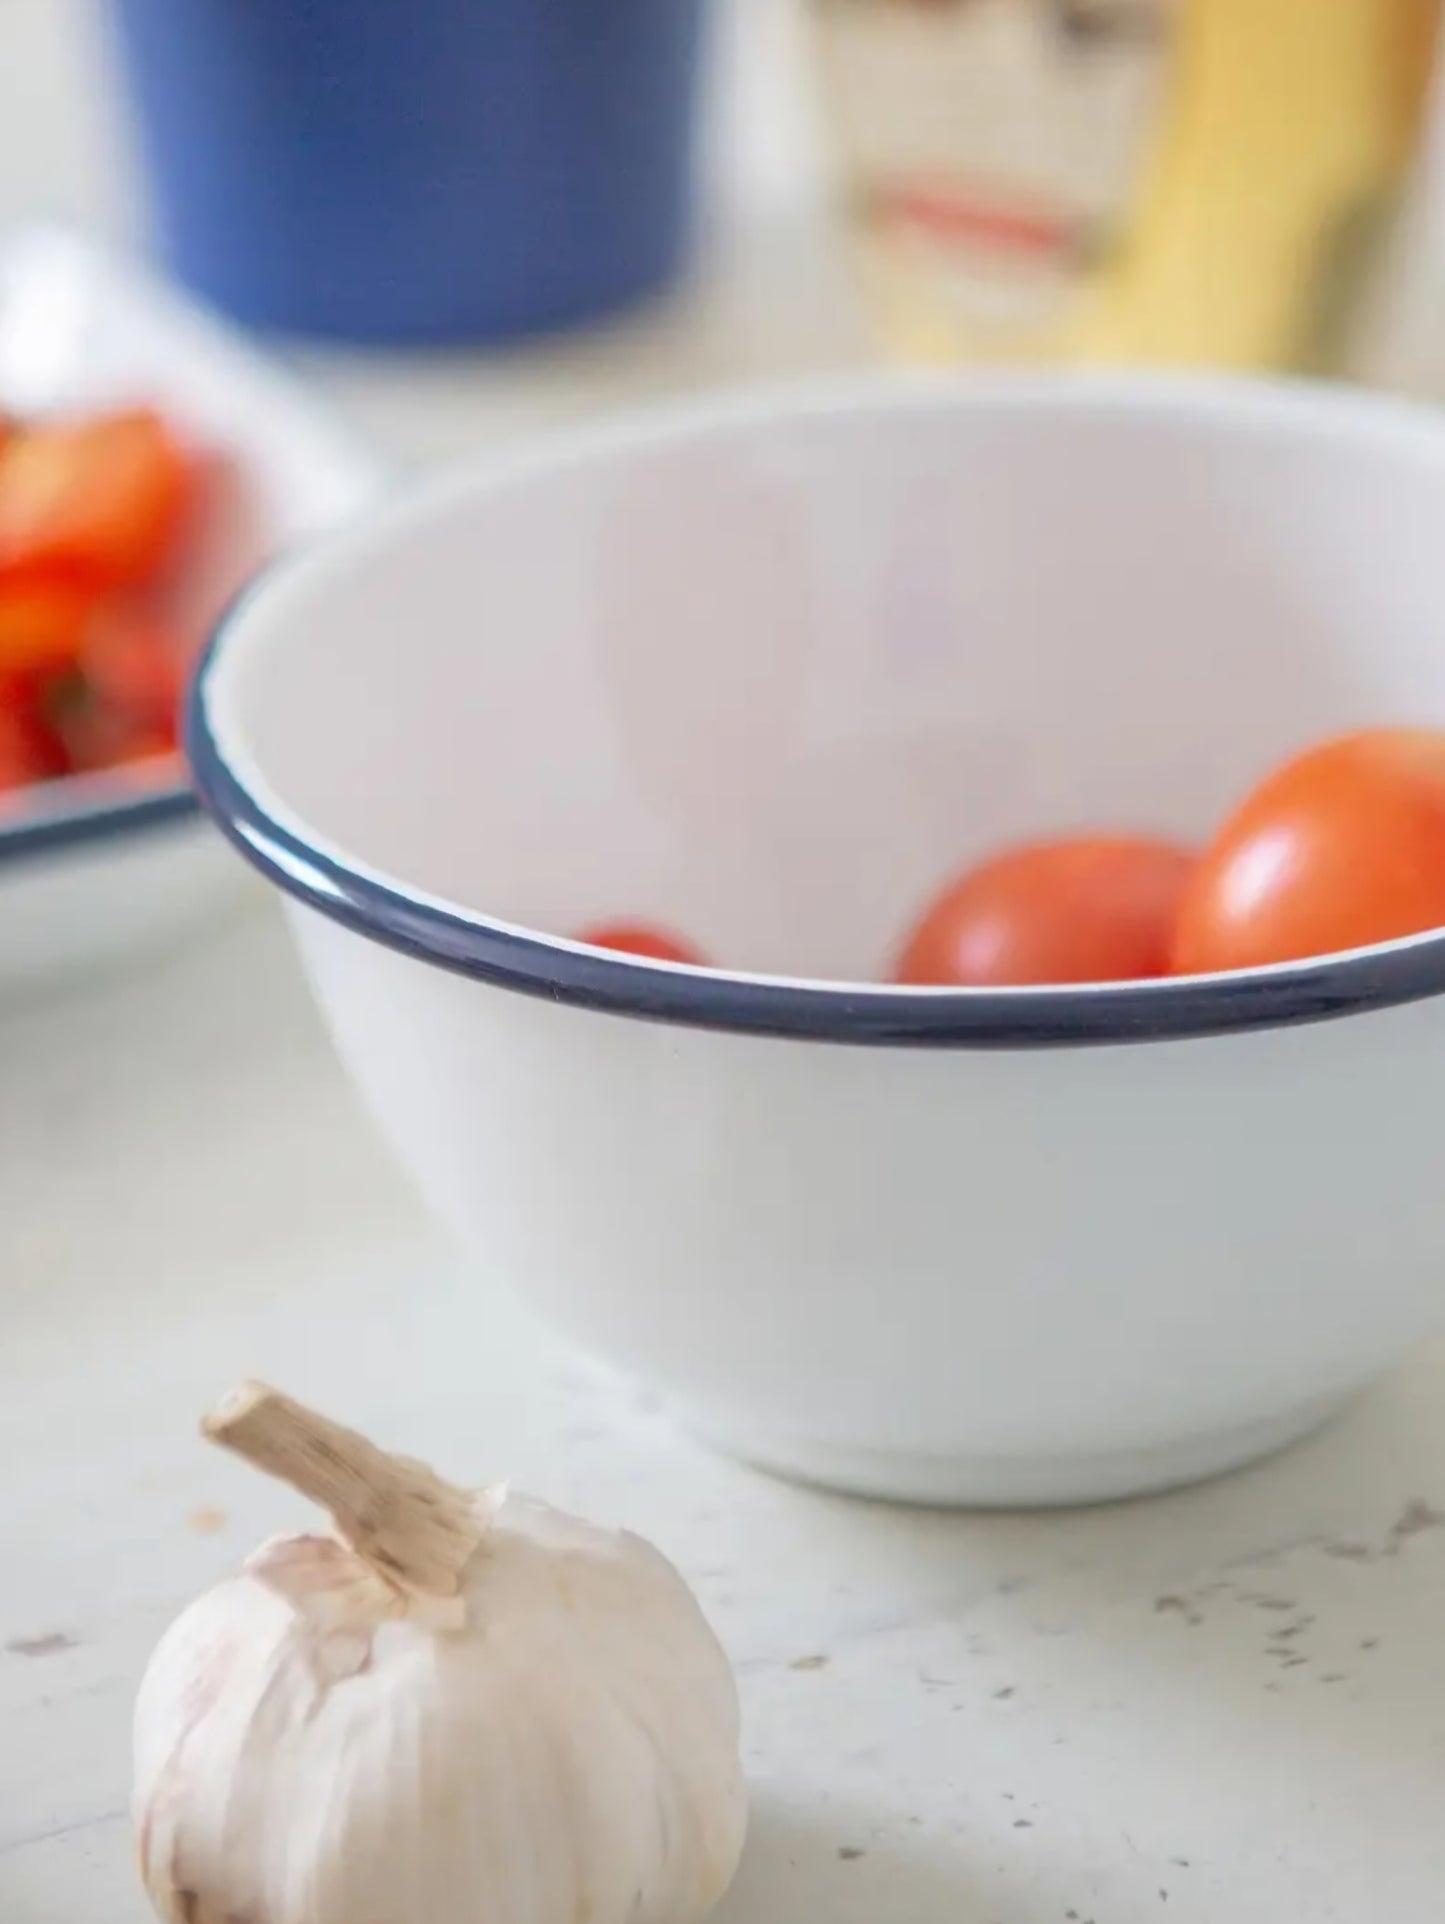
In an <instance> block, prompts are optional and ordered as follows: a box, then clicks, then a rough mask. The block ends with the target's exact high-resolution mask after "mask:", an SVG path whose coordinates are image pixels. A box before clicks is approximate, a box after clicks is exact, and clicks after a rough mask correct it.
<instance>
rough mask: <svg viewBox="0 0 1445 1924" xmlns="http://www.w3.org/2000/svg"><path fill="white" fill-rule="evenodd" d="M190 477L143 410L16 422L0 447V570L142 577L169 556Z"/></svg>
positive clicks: (113, 581) (97, 579)
mask: <svg viewBox="0 0 1445 1924" xmlns="http://www.w3.org/2000/svg"><path fill="white" fill-rule="evenodd" d="M193 482H194V474H193V471H192V465H191V462H190V460H189V459H188V457H187V455H186V454H185V452H184V451H183V450H182V448H181V447H180V445H179V443H178V442H177V441H176V439H175V437H174V435H173V434H172V433H171V430H170V428H169V427H168V426H167V425H166V423H165V422H164V421H163V420H162V419H161V417H160V415H158V414H157V413H155V411H154V410H153V409H150V408H131V409H128V410H126V411H124V412H120V413H115V414H105V415H97V416H94V417H91V418H89V419H86V420H81V421H64V422H59V423H50V422H43V423H40V424H38V425H30V426H24V427H20V428H17V429H16V430H15V431H14V432H13V433H12V434H10V435H9V436H8V438H6V439H5V441H4V444H3V446H0V571H3V572H4V573H6V574H9V575H12V576H14V575H25V574H28V573H31V572H35V571H41V572H44V573H62V574H74V575H76V576H78V577H79V578H81V579H83V580H86V581H90V582H94V583H96V584H97V585H103V586H106V587H128V586H133V585H135V584H137V583H141V582H145V581H148V580H150V579H151V577H152V576H154V575H155V574H156V573H157V572H158V571H159V569H160V568H161V567H162V566H163V565H164V563H165V562H166V560H167V559H168V558H169V556H170V553H171V549H172V547H173V546H174V544H175V540H176V537H177V535H178V533H179V531H180V528H181V524H182V522H183V520H184V518H185V512H186V509H187V507H188V506H189V503H190V498H191V494H192V489H193Z"/></svg>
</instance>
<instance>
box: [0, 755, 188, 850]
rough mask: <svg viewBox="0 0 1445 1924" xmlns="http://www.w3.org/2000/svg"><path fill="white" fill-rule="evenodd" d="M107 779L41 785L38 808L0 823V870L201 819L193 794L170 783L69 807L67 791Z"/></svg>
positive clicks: (70, 779) (84, 778) (85, 778)
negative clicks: (195, 818)
mask: <svg viewBox="0 0 1445 1924" xmlns="http://www.w3.org/2000/svg"><path fill="white" fill-rule="evenodd" d="M102 780H103V778H102V777H100V776H79V777H76V776H66V777H62V779H61V780H60V781H58V782H56V783H54V784H48V783H42V784H40V786H38V787H37V788H36V789H35V790H34V791H33V794H34V797H35V802H34V804H33V805H27V806H26V808H25V809H24V810H23V812H20V813H17V814H15V815H13V816H12V817H10V818H9V819H8V820H5V821H3V822H0V869H4V868H5V867H7V866H8V865H9V864H11V863H15V864H17V865H18V864H19V863H22V862H28V861H32V860H34V859H36V858H37V857H40V856H46V855H60V854H69V853H71V852H75V851H80V850H85V849H89V848H95V847H98V846H100V845H101V844H103V843H106V842H110V841H118V840H121V839H123V838H126V837H130V836H134V835H137V834H144V833H147V832H149V831H151V830H153V829H162V828H169V827H170V826H172V825H173V824H174V823H176V822H183V821H186V820H188V819H189V818H190V817H192V816H194V815H196V813H197V812H198V809H199V804H198V802H197V800H196V797H195V794H194V792H193V791H192V790H191V789H190V788H189V787H187V786H186V785H185V784H184V783H171V784H169V785H168V786H166V787H165V788H160V789H156V790H153V791H152V792H151V793H149V794H139V795H126V794H121V795H119V796H113V797H104V796H101V797H97V798H96V799H95V800H94V801H89V802H82V803H79V804H72V805H67V803H66V799H65V790H66V789H68V788H71V787H72V786H78V785H81V784H84V785H86V786H90V785H91V784H92V783H101V782H102ZM47 804H48V805H47ZM57 804H58V805H57Z"/></svg>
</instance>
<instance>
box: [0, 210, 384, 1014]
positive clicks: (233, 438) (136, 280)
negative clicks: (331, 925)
mask: <svg viewBox="0 0 1445 1924" xmlns="http://www.w3.org/2000/svg"><path fill="white" fill-rule="evenodd" d="M123 400H144V401H154V402H155V403H157V404H158V405H159V406H160V407H162V408H163V409H164V410H165V411H166V413H167V414H168V415H169V416H170V417H171V418H172V419H174V420H175V421H176V422H177V423H178V424H179V425H180V427H181V428H182V429H183V430H184V431H185V432H187V433H188V434H189V435H190V436H192V437H193V438H194V439H195V441H196V443H197V444H198V445H199V446H201V447H203V448H206V449H213V450H215V451H216V452H217V453H218V454H219V455H220V456H221V457H222V462H223V468H224V479H223V481H222V482H221V483H220V484H219V485H218V487H217V490H216V498H215V499H214V500H213V501H211V502H208V504H207V512H206V514H205V516H204V518H203V523H202V526H201V528H200V529H199V530H198V534H197V537H196V539H195V541H194V543H193V545H192V550H191V555H190V557H189V558H188V561H187V565H186V570H185V575H184V578H183V579H181V580H180V581H178V582H177V584H176V588H175V597H174V599H175V609H174V612H175V614H176V616H177V618H178V620H179V622H180V623H181V624H183V627H184V630H185V631H186V632H190V633H200V632H202V631H203V630H204V629H205V628H206V627H207V626H208V625H209V623H210V622H211V620H212V619H213V618H214V617H215V615H216V614H217V613H219V611H220V610H221V608H222V607H223V606H224V605H225V603H226V602H227V601H228V600H229V599H230V598H231V596H232V595H233V594H234V593H235V592H236V590H237V589H238V588H239V587H240V586H241V585H242V583H243V582H244V581H245V580H246V578H247V577H248V576H249V575H250V574H251V573H253V572H254V570H255V569H256V568H257V567H258V566H259V565H260V564H261V563H262V562H264V561H265V560H266V559H267V558H268V557H269V556H271V555H273V554H274V553H275V552H276V551H277V550H278V549H280V548H283V547H289V546H290V545H291V544H292V542H294V541H296V540H297V539H299V538H303V537H304V536H306V535H308V534H311V533H313V532H315V531H316V530H318V529H320V528H324V527H327V526H329V525H330V524H332V523H334V522H336V521H338V520H340V519H341V518H342V517H343V516H345V515H347V514H350V513H352V512H353V511H354V510H355V509H357V508H358V507H360V506H361V505H362V503H364V502H365V501H367V500H368V499H369V498H370V497H371V496H372V495H374V494H375V493H376V491H377V490H378V488H379V486H380V485H381V482H382V479H383V473H382V469H381V466H380V464H379V463H378V462H377V461H376V460H375V458H374V457H373V456H372V455H371V454H369V453H368V452H366V451H365V450H364V449H363V448H362V447H361V446H360V445H359V444H357V443H356V442H354V441H353V440H352V439H351V437H350V435H349V434H348V433H347V432H346V431H345V430H344V429H343V428H341V427H339V426H338V425H337V424H336V423H335V422H334V421H332V420H331V419H330V418H329V416H328V415H327V413H326V411H325V409H324V408H323V407H321V406H320V405H318V404H317V403H315V402H314V401H313V400H312V399H311V398H310V396H309V395H308V394H307V393H306V391H305V389H304V388H303V387H302V385H301V384H300V383H299V382H298V381H296V380H294V379H292V378H291V377H290V376H289V375H287V374H286V373H285V372H284V371H283V370H282V369H281V368H279V367H278V366H276V365H275V364H273V363H272V362H270V361H269V360H267V359H266V357H265V356H264V355H262V354H261V353H259V352H257V351H256V350H255V349H254V348H252V347H250V346H249V345H248V344H247V343H246V342H245V341H244V340H243V339H242V338H241V337H240V336H239V335H237V334H235V333H233V332H232V331H231V330H230V329H228V328H227V327H226V326H225V325H224V324H222V323H221V322H219V321H217V320H215V319H213V318H212V317H211V316H209V315H208V314H205V313H202V312H201V311H199V310H198V309H197V308H196V307H194V306H193V305H192V304H191V303H190V302H189V301H187V300H186V299H185V298H184V297H183V296H182V295H180V294H178V293H176V292H174V291H173V290H171V289H170V288H169V287H167V286H165V285H163V284H162V283H161V282H160V281H158V280H156V279H155V278H153V277H152V276H150V275H149V274H147V273H146V272H145V271H144V270H143V269H142V268H140V267H138V266H135V265H132V264H129V263H127V262H124V261H122V260H120V259H118V258H114V257H112V256H110V255H108V254H106V253H105V252H104V251H103V250H102V249H101V248H99V247H97V246H95V245H94V244H92V243H91V242H89V241H86V240H83V239H81V238H80V237H79V236H77V235H73V234H69V233H66V232H63V231H61V230H56V229H50V228H37V229H27V230H25V231H24V232H21V233H17V234H15V235H13V236H11V237H10V238H8V239H6V240H4V241H0V407H4V408H8V409H12V410H14V411H16V412H19V413H22V414H23V413H27V412H31V411H43V410H46V409H51V408H70V407H84V406H86V405H89V404H92V403H95V404H104V403H106V402H111V401H123ZM239 876H240V870H239V867H238V865H237V864H236V863H235V862H234V860H233V859H232V858H230V857H229V856H228V855H227V854H226V853H225V851H224V850H223V849H222V847H221V845H220V841H219V838H217V837H214V836H213V835H212V833H211V832H210V830H209V829H208V828H207V827H206V826H205V825H204V824H203V823H202V821H201V820H200V818H199V816H198V815H197V814H196V812H195V806H194V803H193V801H192V798H191V794H190V791H189V789H188V788H186V787H184V786H182V785H179V784H178V785H176V786H175V787H172V788H166V789H159V790H148V791H146V792H145V793H144V794H138V793H137V791H136V790H135V788H134V787H129V788H128V787H126V786H124V785H123V784H122V783H121V782H119V781H117V780H116V779H115V778H114V777H111V776H107V775H91V776H77V777H74V778H72V779H69V780H64V781H58V782H52V783H47V784H46V785H45V787H44V788H43V789H41V790H38V791H37V795H36V800H35V802H34V804H33V806H30V807H27V808H26V809H25V810H24V812H17V813H15V814H13V815H7V816H6V817H5V818H4V819H3V821H0V993H4V992H5V991H7V990H10V989H12V988H15V987H17V986H19V985H21V984H23V983H27V982H31V981H35V980H48V979H50V978H52V977H54V976H56V975H58V974H61V973H66V972H70V971H72V970H74V969H76V968H79V967H85V966H88V965H90V964H92V963H96V962H101V961H105V960H110V959H115V958H119V957H121V956H123V955H126V954H130V953H133V952H135V951H136V950H137V949H140V948H143V947H146V946H149V945H151V944H153V943H156V942H163V941H164V940H166V939H167V938H168V937H169V936H171V935H173V934H176V933H178V932H180V931H181V930H182V929H183V928H184V927H185V926H187V925H188V924H191V923H194V922H196V921H197V920H199V919H200V918H202V917H203V916H204V915H206V914H207V913H208V912H210V911H211V910H213V909H214V908H215V907H216V906H217V905H218V904H219V903H220V902H221V901H223V900H224V899H225V898H227V897H228V896H230V895H233V894H234V892H235V890H236V888H237V886H238V881H239Z"/></svg>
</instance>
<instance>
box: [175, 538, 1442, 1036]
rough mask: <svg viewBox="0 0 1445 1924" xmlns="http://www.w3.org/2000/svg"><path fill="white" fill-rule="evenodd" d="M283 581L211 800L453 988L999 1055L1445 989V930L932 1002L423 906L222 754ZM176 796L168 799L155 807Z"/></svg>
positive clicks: (208, 764) (218, 631)
mask: <svg viewBox="0 0 1445 1924" xmlns="http://www.w3.org/2000/svg"><path fill="white" fill-rule="evenodd" d="M273 572H275V569H274V568H273V569H267V570H263V574H262V577H260V578H258V579H257V580H256V581H253V582H252V583H251V584H250V585H249V586H248V587H247V588H246V589H245V590H244V591H243V592H242V594H241V595H240V596H239V597H238V598H237V600H236V602H234V603H233V604H232V606H231V608H230V609H229V610H228V611H227V612H226V613H225V614H224V615H223V616H222V617H221V619H220V621H219V622H218V623H217V625H216V627H215V629H214V630H213V632H212V635H211V638H210V641H209V643H208V645H207V647H206V650H205V653H204V655H203V657H202V659H201V663H200V667H199V670H198V672H197V674H196V675H195V677H194V679H193V680H192V683H191V690H190V694H189V697H188V700H187V705H186V749H187V753H188V755H189V759H190V764H191V773H192V777H193V779H194V782H195V786H196V792H197V795H198V797H199V800H200V805H201V807H202V808H203V809H204V810H205V811H206V813H207V814H209V815H210V816H211V817H212V818H213V819H214V820H215V822H216V823H217V825H218V826H219V827H220V829H221V830H222V832H223V833H224V834H225V835H226V836H227V838H228V839H229V840H230V841H231V842H232V843H233V844H234V845H235V846H236V848H237V849H238V850H239V851H240V852H241V854H242V855H244V856H245V857H246V859H247V860H248V861H249V862H250V863H251V864H252V865H253V866H254V867H255V868H257V869H258V870H259V871H260V872H261V873H262V874H263V875H264V876H266V877H267V878H268V879H269V880H270V881H271V882H273V883H274V884H275V885H276V887H278V888H279V889H281V890H282V891H283V893H285V894H286V895H288V896H290V897H291V898H292V899H293V900H294V901H297V902H301V903H304V904H305V905H306V907H308V908H310V909H314V910H316V911H317V912H318V913H319V914H321V915H324V916H326V917H327V918H328V919H329V920H330V921H332V922H337V923H339V924H340V925H341V926H342V927H343V928H346V929H350V930H351V931H352V932H353V933H354V934H357V935H361V936H365V937H367V938H369V939H370V940H372V941H374V942H378V943H380V944H382V945H383V946H384V947H386V948H389V949H392V950H395V951H396V952H398V953H399V954H402V955H407V956H411V957H413V958H414V959H416V960H418V961H421V962H427V963H430V964H432V965H434V966H435V967H438V968H442V969H445V970H447V971H449V972H450V973H452V974H454V975H461V976H466V977H469V978H470V979H472V980H473V981H478V982H485V983H488V984H490V985H491V986H492V987H494V988H500V989H508V990H512V991H514V992H516V993H519V994H522V995H529V996H534V997H538V998H540V999H542V1000H545V1001H548V1002H552V1003H561V1004H563V1005H567V1006H571V1007H573V1008H579V1009H588V1010H592V1011H594V1012H595V1013H598V1014H603V1015H612V1016H623V1017H631V1018H633V1019H634V1020H640V1021H648V1022H663V1023H670V1024H673V1025H677V1026H681V1027H685V1028H692V1029H710V1030H721V1031H725V1032H730V1033H735V1034H744V1035H757V1036H772V1037H781V1038H785V1039H789V1040H794V1041H804V1042H831V1043H838V1044H845V1045H856V1046H872V1047H878V1048H922V1049H929V1048H932V1049H982V1050H1021V1049H1048V1048H1079V1047H1088V1046H1102V1045H1116V1046H1117V1045H1121V1044H1126V1043H1143V1042H1182V1041H1188V1040H1196V1039H1199V1038H1202V1037H1205V1036H1219V1035H1239V1034H1245V1033H1248V1032H1250V1031H1254V1030H1260V1029H1277V1028H1288V1027H1295V1026H1298V1025H1300V1024H1304V1023H1312V1022H1324V1021H1329V1020H1332V1019H1334V1018H1337V1017H1340V1016H1347V1015H1359V1014H1364V1013H1366V1012H1368V1011H1370V1010H1375V1009H1385V1008H1391V1007H1394V1006H1397V1005H1399V1004H1402V1003H1407V1002H1416V1001H1422V1000H1424V999H1426V998H1428V997H1430V996H1434V995H1438V994H1440V993H1441V992H1442V991H1445V933H1441V934H1427V935H1423V936H1417V937H1410V938H1406V939H1405V940H1403V941H1401V942H1396V943H1390V944H1382V945H1380V946H1378V947H1376V948H1371V949H1366V950H1358V951H1353V952H1351V953H1350V954H1347V955H1340V956H1327V957H1324V958H1322V959H1320V960H1319V961H1314V962H1305V963H1300V964H1298V965H1289V966H1284V967H1276V968H1272V969H1265V970H1258V971H1254V972H1240V973H1238V974H1231V975H1219V976H1191V977H1181V978H1178V979H1175V980H1163V981H1148V982H1131V983H1101V984H1091V985H1088V986H1085V987H1079V988H1058V989H1052V988H1028V989H962V990H954V989H921V990H920V989H905V988H893V987H889V986H886V985H875V984H867V983H848V982H838V983H833V982H818V983H814V982H811V981H809V982H790V981H787V980H785V979H777V978H773V977H764V976H750V975H730V974H726V973H724V972H722V971H718V970H711V969H691V968H683V967H674V966H662V967H659V966H657V965H654V964H650V963H648V962H645V961H641V960H638V959H635V958H631V957H624V956H620V955H613V954H609V953H608V952H607V951H606V950H602V949H593V948H589V947H587V946H586V945H584V944H578V943H572V942H559V941H553V940H549V939H548V938H547V937H546V936H545V935H542V934H540V933H532V932H530V931H527V930H517V929H513V928H510V927H507V926H505V925H501V924H498V923H496V922H491V921H488V920H487V919H485V918H484V917H481V916H476V915H470V914H467V913H465V912H464V911H462V910H460V909H453V908H448V907H446V906H444V905H442V904H440V903H437V902H434V901H430V900H426V899H423V898H419V897H417V896H415V895H412V894H409V893H408V892H407V891H406V890H405V889H402V888H398V887H396V886H394V885H392V884H390V883H388V882H386V881H383V880H381V879H379V878H377V877H375V876H372V875H369V874H365V873H363V872H361V871H360V870H359V869H357V868H355V867H352V866H350V865H349V864H348V863H346V862H345V861H342V860H338V859H337V858H336V857H335V856H334V855H331V854H329V853H327V852H326V851H324V850H322V849H320V848H318V847H317V846H316V845H315V844H314V843H313V842H310V841H308V840H307V838H306V837H305V836H304V835H301V834H298V833H297V832H296V831H295V830H294V829H292V828H289V827H287V826H286V825H285V824H283V823H281V822H278V821H277V820H276V819H275V818H274V817H273V816H272V815H270V814H268V813H267V811H266V810H265V809H264V808H262V807H261V805H260V804H259V803H258V802H257V800H256V799H255V797H254V796H253V795H252V794H251V793H250V791H249V790H248V789H247V788H246V787H245V785H244V784H243V783H242V782H241V781H240V780H239V779H238V777H237V775H236V774H235V771H234V770H233V769H232V768H231V766H230V765H229V764H228V763H227V761H226V759H225V756H224V755H223V754H222V752H221V750H220V748H219V746H218V744H217V742H216V738H215V734H214V732H213V730H212V728H211V723H210V716H209V713H208V708H207V689H208V683H209V678H210V671H211V668H212V666H213V665H214V663H215V662H216V660H217V658H218V656H219V653H220V651H221V650H222V649H223V648H224V647H225V645H226V637H227V634H228V632H229V630H230V628H231V626H232V624H233V622H234V620H235V618H236V615H237V614H238V612H239V611H240V609H241V607H242V606H243V605H244V604H245V603H248V602H249V601H250V599H251V596H252V595H253V594H254V593H255V592H256V589H257V588H258V586H260V585H261V583H262V581H263V580H264V578H265V576H266V575H269V574H270V573H273ZM187 799H189V798H187ZM170 801H171V798H170V797H160V796H158V797H156V798H154V802H155V811H154V812H155V813H156V814H159V813H160V805H162V804H167V803H170ZM170 812H171V813H175V812H178V811H176V810H175V809H174V808H173V807H172V809H171V810H170Z"/></svg>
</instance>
